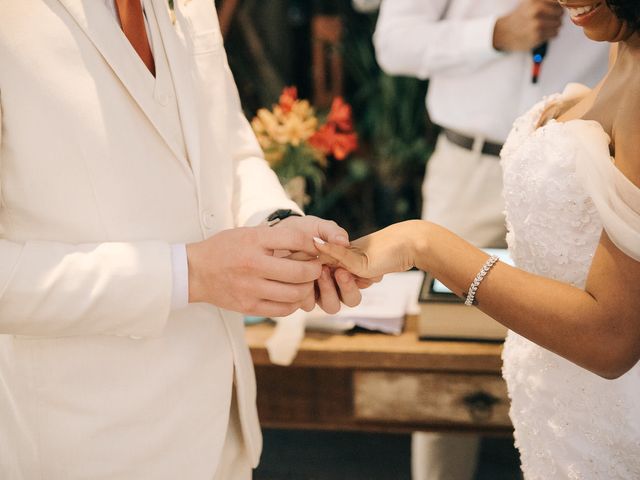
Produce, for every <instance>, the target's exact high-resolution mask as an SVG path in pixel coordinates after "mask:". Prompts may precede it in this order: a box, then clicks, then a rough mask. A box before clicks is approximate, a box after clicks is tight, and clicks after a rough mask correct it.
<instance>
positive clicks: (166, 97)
mask: <svg viewBox="0 0 640 480" xmlns="http://www.w3.org/2000/svg"><path fill="white" fill-rule="evenodd" d="M156 98H157V100H158V103H159V104H160V105H162V106H163V107H166V106H167V105H169V101H170V100H171V95H170V94H168V93H161V94H160V95H158V96H157V97H156Z"/></svg>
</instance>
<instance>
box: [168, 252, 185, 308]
mask: <svg viewBox="0 0 640 480" xmlns="http://www.w3.org/2000/svg"><path fill="white" fill-rule="evenodd" d="M171 267H172V272H173V288H172V290H171V310H179V309H181V308H185V307H186V306H187V305H188V304H189V268H188V265H187V246H186V245H185V244H184V243H179V244H174V245H171Z"/></svg>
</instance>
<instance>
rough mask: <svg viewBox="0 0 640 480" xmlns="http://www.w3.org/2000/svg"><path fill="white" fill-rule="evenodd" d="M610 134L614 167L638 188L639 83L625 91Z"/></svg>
mask: <svg viewBox="0 0 640 480" xmlns="http://www.w3.org/2000/svg"><path fill="white" fill-rule="evenodd" d="M612 133H613V141H614V145H615V162H616V166H617V167H618V169H620V171H622V173H624V175H625V176H626V177H627V178H628V179H629V180H631V182H633V183H634V184H635V185H636V186H637V187H638V188H640V82H639V85H638V86H637V88H636V87H634V88H629V89H627V92H626V94H625V98H624V101H623V102H621V104H620V108H619V109H618V112H617V114H616V119H615V124H614V128H613V132H612Z"/></svg>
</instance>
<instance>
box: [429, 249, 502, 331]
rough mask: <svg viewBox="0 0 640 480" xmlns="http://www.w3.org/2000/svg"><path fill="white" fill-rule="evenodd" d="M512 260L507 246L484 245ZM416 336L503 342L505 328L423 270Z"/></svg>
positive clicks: (500, 255) (490, 252) (488, 251)
mask: <svg viewBox="0 0 640 480" xmlns="http://www.w3.org/2000/svg"><path fill="white" fill-rule="evenodd" d="M486 251H487V253H489V254H495V255H498V256H499V257H500V260H501V261H503V262H505V263H509V264H511V263H512V262H511V260H510V259H509V256H508V254H507V251H506V250H503V249H487V250H486ZM419 300H420V317H419V319H418V336H419V337H420V339H424V340H475V341H491V342H502V341H504V339H505V336H506V334H507V328H506V327H505V326H503V325H502V324H500V323H498V322H496V321H495V320H494V319H492V318H491V317H490V316H488V315H487V314H486V313H483V312H482V311H480V310H479V309H477V308H476V307H467V306H466V305H465V304H464V299H462V298H460V297H458V296H457V295H455V294H454V293H453V292H452V291H451V290H449V289H448V288H447V287H446V286H444V285H443V284H442V283H441V282H440V281H438V280H437V279H435V278H433V277H432V276H431V275H429V274H428V273H427V274H425V277H424V281H423V282H422V288H421V290H420V298H419Z"/></svg>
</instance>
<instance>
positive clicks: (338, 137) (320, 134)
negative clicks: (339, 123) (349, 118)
mask: <svg viewBox="0 0 640 480" xmlns="http://www.w3.org/2000/svg"><path fill="white" fill-rule="evenodd" d="M309 144H311V146H312V147H314V148H317V149H318V150H320V151H321V152H322V153H323V154H324V155H333V156H334V157H335V159H336V160H344V159H345V158H347V156H348V155H349V154H350V153H351V152H353V151H354V150H355V149H356V148H358V136H357V135H356V134H355V133H339V132H337V131H336V124H335V123H326V124H325V125H323V126H322V127H320V129H319V130H318V131H317V132H316V133H315V134H314V135H313V136H312V137H311V138H309Z"/></svg>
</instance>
